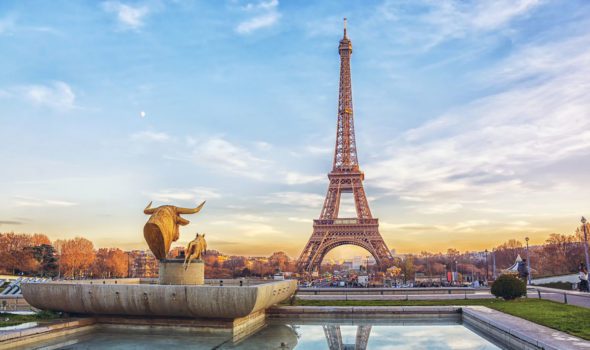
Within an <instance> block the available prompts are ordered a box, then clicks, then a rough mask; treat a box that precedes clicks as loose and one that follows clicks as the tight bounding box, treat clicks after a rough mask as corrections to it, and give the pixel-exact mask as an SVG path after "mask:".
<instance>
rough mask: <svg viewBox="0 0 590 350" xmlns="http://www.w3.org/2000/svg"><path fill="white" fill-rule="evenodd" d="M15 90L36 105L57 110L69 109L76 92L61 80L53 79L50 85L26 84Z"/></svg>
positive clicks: (73, 101) (73, 105)
mask: <svg viewBox="0 0 590 350" xmlns="http://www.w3.org/2000/svg"><path fill="white" fill-rule="evenodd" d="M16 90H17V91H18V92H20V93H21V94H22V95H23V97H24V98H25V99H26V100H28V101H30V102H32V103H34V104H37V105H42V106H47V107H51V108H54V109H58V110H69V109H72V108H74V107H75V104H74V103H75V101H76V94H74V91H73V90H72V88H71V87H70V86H69V85H68V84H66V83H64V82H63V81H55V82H53V83H52V84H50V85H27V86H23V87H19V88H17V89H16Z"/></svg>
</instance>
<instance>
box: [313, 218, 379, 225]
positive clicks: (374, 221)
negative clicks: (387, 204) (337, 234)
mask: <svg viewBox="0 0 590 350" xmlns="http://www.w3.org/2000/svg"><path fill="white" fill-rule="evenodd" d="M378 223H379V220H378V219H356V218H342V219H318V220H313V224H314V225H359V224H360V225H377V224H378Z"/></svg>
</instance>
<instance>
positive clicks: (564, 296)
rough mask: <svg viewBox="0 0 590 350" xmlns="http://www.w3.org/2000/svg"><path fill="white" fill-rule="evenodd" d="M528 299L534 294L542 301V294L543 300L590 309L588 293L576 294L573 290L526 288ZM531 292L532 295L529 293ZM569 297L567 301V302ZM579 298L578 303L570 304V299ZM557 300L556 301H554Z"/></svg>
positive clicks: (589, 295)
mask: <svg viewBox="0 0 590 350" xmlns="http://www.w3.org/2000/svg"><path fill="white" fill-rule="evenodd" d="M527 292H528V297H529V298H530V297H531V296H534V295H535V293H536V295H537V297H538V298H539V299H543V293H545V294H546V295H545V297H546V298H545V299H547V300H553V301H558V302H563V303H564V304H575V305H579V304H583V306H586V307H590V293H587V292H578V291H575V290H565V289H556V288H547V287H538V286H528V287H527ZM530 292H533V293H530ZM568 296H569V300H568ZM577 298H581V300H580V301H581V303H580V302H574V303H572V299H577ZM556 299H557V300H556Z"/></svg>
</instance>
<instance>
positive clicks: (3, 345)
mask: <svg viewBox="0 0 590 350" xmlns="http://www.w3.org/2000/svg"><path fill="white" fill-rule="evenodd" d="M453 315H455V316H458V315H460V316H461V318H462V321H463V324H464V325H465V326H466V327H468V328H470V329H473V330H476V331H477V332H478V333H480V334H482V335H484V336H485V337H486V338H490V339H492V340H493V341H495V342H498V343H499V344H501V345H503V346H506V347H508V348H511V349H559V350H562V349H563V350H567V349H589V348H590V342H588V341H585V340H583V339H581V338H577V337H574V336H571V335H568V334H566V333H563V332H560V331H557V330H554V329H551V328H547V327H544V326H541V325H538V324H536V323H533V322H530V321H526V320H523V319H521V318H518V317H515V316H511V315H507V314H505V313H502V312H499V311H495V310H492V309H489V308H487V307H483V306H383V307H361V306H359V307H322V306H275V307H272V308H270V309H268V310H267V312H266V313H263V314H261V315H258V316H257V318H258V320H262V323H260V322H256V323H254V324H252V323H248V324H249V326H248V327H247V329H237V331H236V328H232V329H229V328H228V327H227V325H224V324H223V320H218V321H219V322H218V324H217V327H216V326H215V323H209V324H208V325H203V324H200V323H199V320H193V319H171V318H149V319H148V318H130V317H113V316H95V317H87V318H77V319H72V320H69V321H56V322H54V323H52V324H47V325H40V326H37V327H33V328H29V329H24V330H18V331H9V332H0V349H8V348H12V347H17V346H24V345H26V344H29V343H32V342H38V341H45V340H50V339H53V338H55V337H60V336H65V335H69V334H74V333H76V332H83V331H89V330H92V329H93V328H94V327H96V326H100V325H106V326H121V325H122V326H124V327H130V328H133V327H135V328H138V329H166V328H170V327H175V328H178V329H180V330H184V331H188V332H192V331H195V332H196V331H198V332H219V331H221V332H223V331H228V330H230V331H232V332H233V333H232V338H233V339H234V341H239V340H240V339H243V338H245V337H248V336H249V335H251V334H253V333H255V332H256V331H257V330H258V329H260V328H261V327H262V326H263V324H264V320H265V319H266V318H267V317H268V318H270V319H271V320H272V319H284V318H290V319H301V320H314V319H317V320H319V319H322V318H326V317H332V318H342V319H354V318H358V319H362V318H387V319H397V320H402V321H405V320H410V319H412V318H419V317H429V318H430V317H432V318H435V319H436V318H445V317H452V316H453ZM171 321H174V326H170V322H171Z"/></svg>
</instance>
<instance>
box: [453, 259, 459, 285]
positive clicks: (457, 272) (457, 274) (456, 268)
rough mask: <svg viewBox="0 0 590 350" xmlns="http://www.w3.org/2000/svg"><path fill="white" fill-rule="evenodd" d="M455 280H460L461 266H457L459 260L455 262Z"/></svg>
mask: <svg viewBox="0 0 590 350" xmlns="http://www.w3.org/2000/svg"><path fill="white" fill-rule="evenodd" d="M453 279H454V280H455V281H456V280H458V279H459V265H458V264H457V260H455V275H454V276H453ZM455 281H454V282H455Z"/></svg>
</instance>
